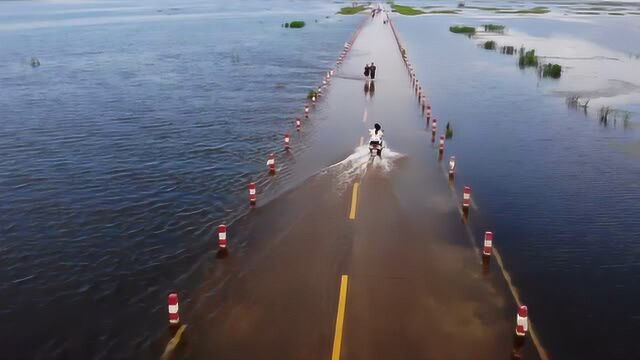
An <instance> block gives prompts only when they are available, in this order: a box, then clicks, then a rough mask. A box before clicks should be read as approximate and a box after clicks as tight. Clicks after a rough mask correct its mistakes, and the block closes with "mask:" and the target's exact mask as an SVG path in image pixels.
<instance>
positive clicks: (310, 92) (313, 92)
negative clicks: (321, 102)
mask: <svg viewBox="0 0 640 360" xmlns="http://www.w3.org/2000/svg"><path fill="white" fill-rule="evenodd" d="M314 96H315V98H316V99H317V98H318V93H317V92H316V91H315V90H309V93H308V94H307V100H311V99H312V98H313V97H314Z"/></svg>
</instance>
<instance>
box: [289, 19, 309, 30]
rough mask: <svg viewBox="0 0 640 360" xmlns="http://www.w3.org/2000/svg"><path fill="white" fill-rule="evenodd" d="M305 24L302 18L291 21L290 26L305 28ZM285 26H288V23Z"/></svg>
mask: <svg viewBox="0 0 640 360" xmlns="http://www.w3.org/2000/svg"><path fill="white" fill-rule="evenodd" d="M304 25H305V23H304V21H300V20H296V21H292V22H290V23H289V27H290V28H292V29H300V28H303V27H304ZM285 27H287V26H286V24H285Z"/></svg>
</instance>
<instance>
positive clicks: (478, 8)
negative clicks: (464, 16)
mask: <svg viewBox="0 0 640 360" xmlns="http://www.w3.org/2000/svg"><path fill="white" fill-rule="evenodd" d="M464 8H465V9H475V10H484V11H501V10H509V9H506V8H498V7H483V6H465V7H464Z"/></svg>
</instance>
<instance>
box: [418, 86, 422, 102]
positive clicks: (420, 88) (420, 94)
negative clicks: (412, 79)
mask: <svg viewBox="0 0 640 360" xmlns="http://www.w3.org/2000/svg"><path fill="white" fill-rule="evenodd" d="M421 97H422V86H420V87H419V88H418V100H420V98H421Z"/></svg>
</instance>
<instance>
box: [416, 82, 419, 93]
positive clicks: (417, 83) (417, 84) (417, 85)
mask: <svg viewBox="0 0 640 360" xmlns="http://www.w3.org/2000/svg"><path fill="white" fill-rule="evenodd" d="M419 86H420V80H416V92H418V87H419Z"/></svg>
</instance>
